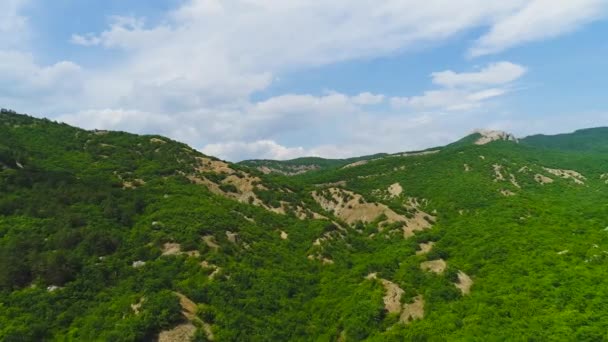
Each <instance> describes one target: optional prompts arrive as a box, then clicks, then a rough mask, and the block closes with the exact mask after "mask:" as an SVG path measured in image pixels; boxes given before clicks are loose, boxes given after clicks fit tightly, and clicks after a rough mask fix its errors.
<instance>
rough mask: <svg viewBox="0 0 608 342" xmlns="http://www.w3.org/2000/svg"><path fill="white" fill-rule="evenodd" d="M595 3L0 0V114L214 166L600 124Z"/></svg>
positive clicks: (602, 67)
mask: <svg viewBox="0 0 608 342" xmlns="http://www.w3.org/2000/svg"><path fill="white" fill-rule="evenodd" d="M606 56H608V0H509V1H487V0H459V1H453V0H426V1H414V0H374V1H370V0H316V1H310V0H148V1H134V0H130V1H129V0H87V1H81V0H54V1H44V0H0V107H3V108H9V109H13V110H16V111H17V112H20V113H28V114H30V115H33V116H37V117H47V118H50V119H53V120H57V121H61V122H66V123H68V124H71V125H75V126H79V127H83V128H86V129H111V130H122V131H127V132H132V133H140V134H160V135H165V136H168V137H170V138H172V139H175V140H178V141H182V142H185V143H187V144H189V145H191V146H192V147H194V148H196V149H198V150H200V151H202V152H203V153H206V154H210V155H214V156H217V157H220V158H222V159H226V160H230V161H239V160H243V159H251V158H265V159H291V158H297V157H302V156H321V157H326V158H344V157H352V156H361V155H368V154H373V153H378V152H387V153H393V152H401V151H410V150H419V149H424V148H428V147H433V146H439V145H443V144H447V143H450V142H453V141H455V140H457V139H459V138H461V137H463V136H465V135H467V134H469V133H471V132H472V131H474V130H475V129H479V128H484V129H500V130H505V131H508V132H510V133H513V134H515V135H516V136H520V137H521V136H526V135H530V134H536V133H545V134H555V133H562V132H570V131H573V130H575V129H579V128H586V127H596V126H608V96H606V89H608V87H607V86H608V81H607V76H608V58H607V57H606Z"/></svg>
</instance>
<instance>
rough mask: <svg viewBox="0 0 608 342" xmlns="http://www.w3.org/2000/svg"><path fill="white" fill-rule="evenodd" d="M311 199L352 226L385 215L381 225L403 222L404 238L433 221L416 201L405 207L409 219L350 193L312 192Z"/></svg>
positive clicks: (428, 225)
mask: <svg viewBox="0 0 608 342" xmlns="http://www.w3.org/2000/svg"><path fill="white" fill-rule="evenodd" d="M312 197H313V198H314V199H315V201H317V203H319V205H321V207H322V208H323V209H324V210H327V211H329V212H332V213H333V214H334V215H336V216H338V217H339V218H341V219H342V220H344V221H345V222H346V223H348V224H353V223H356V222H358V221H362V222H372V221H374V220H375V219H376V218H377V217H379V216H380V215H385V216H386V220H385V221H383V223H394V222H403V223H405V226H404V228H403V233H404V237H406V238H407V237H410V236H412V235H414V232H416V231H420V230H424V229H429V228H430V227H431V223H430V222H429V220H432V219H433V216H432V215H429V214H427V213H425V212H423V211H421V210H419V209H417V206H418V203H417V201H414V202H412V200H411V199H410V202H409V203H408V204H407V205H406V206H407V207H409V208H411V209H412V211H414V213H413V215H412V217H411V218H407V217H405V216H403V215H400V214H397V213H396V212H395V211H393V210H392V209H390V208H389V207H387V206H386V205H384V204H382V203H368V202H366V201H365V199H364V198H363V197H362V196H361V195H359V194H356V193H354V192H352V191H348V190H344V189H339V188H329V189H325V190H318V191H313V192H312Z"/></svg>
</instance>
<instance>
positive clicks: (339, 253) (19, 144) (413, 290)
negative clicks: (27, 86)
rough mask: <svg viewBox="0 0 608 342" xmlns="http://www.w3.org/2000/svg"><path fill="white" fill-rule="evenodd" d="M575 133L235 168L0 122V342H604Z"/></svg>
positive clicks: (154, 141)
mask: <svg viewBox="0 0 608 342" xmlns="http://www.w3.org/2000/svg"><path fill="white" fill-rule="evenodd" d="M590 132H591V133H590ZM583 133H584V134H583ZM583 133H581V131H579V132H576V133H573V134H570V135H560V136H554V137H551V136H543V137H530V138H526V139H523V140H521V141H519V142H518V141H517V140H516V139H514V138H512V137H511V136H508V135H505V134H497V133H495V132H488V131H482V132H478V133H475V134H473V135H471V136H469V137H466V138H464V139H462V140H460V141H459V142H457V143H454V144H451V145H448V146H445V147H438V148H433V149H429V150H427V151H421V152H414V153H399V154H392V155H386V154H379V155H374V156H370V157H362V158H355V159H352V160H329V161H328V160H323V159H317V158H307V159H302V160H296V161H291V162H275V161H249V162H245V163H240V164H233V163H228V162H224V161H221V160H218V159H216V158H214V157H210V156H205V155H203V154H201V153H199V152H197V151H195V150H193V149H191V148H190V147H188V146H186V145H184V144H181V143H179V142H175V141H172V140H170V139H168V138H165V137H161V136H140V135H134V134H129V133H124V132H108V131H86V130H82V129H78V128H74V127H71V126H68V125H65V124H61V123H56V122H52V121H49V120H44V119H36V118H33V117H29V116H25V115H20V114H16V113H14V112H12V111H7V110H3V111H2V113H1V114H0V340H2V341H44V340H78V341H96V340H102V341H144V340H155V339H157V340H160V341H183V340H188V339H193V340H196V341H206V340H216V341H311V340H319V341H359V340H370V341H403V340H414V341H426V340H430V341H442V340H450V341H451V340H466V341H470V340H479V341H487V340H513V339H516V340H518V339H521V340H538V341H544V340H582V341H587V340H591V341H601V340H604V339H608V333H607V331H608V315H607V313H608V309H606V308H608V268H607V267H606V266H607V262H608V206H607V203H608V191H607V190H608V184H607V183H608V155H606V154H605V153H604V151H606V150H608V133H606V132H605V130H602V129H596V130H590V131H587V132H583ZM604 141H605V142H604ZM573 146H576V148H574V147H573ZM581 152H584V153H581ZM313 165H314V166H315V167H313ZM260 168H266V169H260Z"/></svg>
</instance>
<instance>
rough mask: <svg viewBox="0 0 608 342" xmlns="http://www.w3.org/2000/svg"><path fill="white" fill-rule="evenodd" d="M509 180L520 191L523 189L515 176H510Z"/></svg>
mask: <svg viewBox="0 0 608 342" xmlns="http://www.w3.org/2000/svg"><path fill="white" fill-rule="evenodd" d="M509 180H510V181H511V184H513V186H515V187H516V188H518V189H521V186H520V185H519V183H518V182H517V178H515V175H514V174H512V173H510V174H509Z"/></svg>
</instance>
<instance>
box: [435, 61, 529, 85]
mask: <svg viewBox="0 0 608 342" xmlns="http://www.w3.org/2000/svg"><path fill="white" fill-rule="evenodd" d="M525 73H526V68H525V67H523V66H521V65H518V64H513V63H511V62H498V63H493V64H490V65H488V66H487V67H485V68H483V69H481V70H480V71H477V72H465V73H457V72H454V71H452V70H446V71H440V72H434V73H432V74H431V77H432V79H433V83H435V84H437V85H440V86H445V87H467V86H486V85H500V84H504V83H509V82H512V81H515V80H516V79H518V78H520V77H522V76H523V75H524V74H525Z"/></svg>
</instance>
